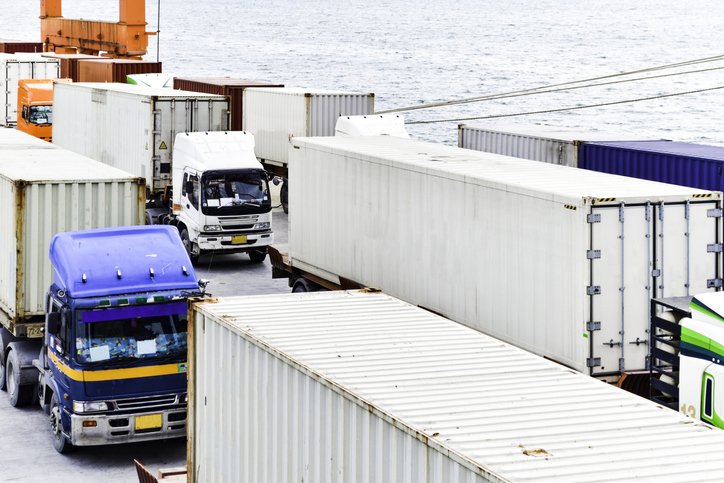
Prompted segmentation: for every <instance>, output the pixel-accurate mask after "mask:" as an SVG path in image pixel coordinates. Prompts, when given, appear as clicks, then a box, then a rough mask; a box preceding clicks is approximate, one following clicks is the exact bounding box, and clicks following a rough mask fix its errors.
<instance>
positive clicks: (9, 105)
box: [0, 53, 60, 126]
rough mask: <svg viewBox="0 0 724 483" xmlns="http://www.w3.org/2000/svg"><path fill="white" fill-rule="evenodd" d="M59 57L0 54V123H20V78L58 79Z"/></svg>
mask: <svg viewBox="0 0 724 483" xmlns="http://www.w3.org/2000/svg"><path fill="white" fill-rule="evenodd" d="M59 75H60V64H59V63H58V59H50V58H45V57H41V56H40V54H26V53H21V54H0V105H1V107H0V125H1V126H15V125H16V124H17V123H18V81H19V80H20V79H57V78H58V76H59Z"/></svg>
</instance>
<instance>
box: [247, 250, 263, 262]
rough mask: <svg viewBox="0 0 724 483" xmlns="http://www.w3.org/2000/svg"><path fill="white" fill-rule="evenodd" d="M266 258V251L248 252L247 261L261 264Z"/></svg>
mask: <svg viewBox="0 0 724 483" xmlns="http://www.w3.org/2000/svg"><path fill="white" fill-rule="evenodd" d="M265 258H266V250H249V260H251V262H252V263H261V262H263V261H264V259H265Z"/></svg>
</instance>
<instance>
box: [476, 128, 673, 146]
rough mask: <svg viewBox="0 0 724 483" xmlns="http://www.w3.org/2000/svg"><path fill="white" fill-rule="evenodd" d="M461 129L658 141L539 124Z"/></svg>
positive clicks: (579, 138)
mask: <svg viewBox="0 0 724 483" xmlns="http://www.w3.org/2000/svg"><path fill="white" fill-rule="evenodd" d="M462 127H463V128H464V129H471V130H474V131H489V132H496V133H502V134H513V135H519V136H525V137H532V138H541V139H555V140H558V141H566V142H574V141H582V142H588V141H645V140H660V139H658V138H652V137H642V136H634V135H631V134H625V133H611V132H603V131H591V130H587V129H575V128H568V127H556V126H545V125H541V124H484V125H478V126H468V125H462Z"/></svg>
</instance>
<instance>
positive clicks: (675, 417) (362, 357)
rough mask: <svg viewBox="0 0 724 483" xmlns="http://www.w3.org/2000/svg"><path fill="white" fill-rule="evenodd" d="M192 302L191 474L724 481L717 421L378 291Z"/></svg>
mask: <svg viewBox="0 0 724 483" xmlns="http://www.w3.org/2000/svg"><path fill="white" fill-rule="evenodd" d="M296 213H297V212H296V211H295V216H296ZM191 310H192V311H193V314H192V316H191V317H190V319H189V321H190V323H189V391H188V394H189V426H188V427H189V435H188V453H187V454H188V468H189V473H190V474H189V481H192V482H194V483H204V482H209V483H211V482H213V483H226V482H229V483H231V482H233V483H235V482H257V481H258V482H302V481H304V482H314V483H332V482H365V483H397V482H400V483H402V482H414V483H443V482H445V483H448V482H455V483H458V482H460V483H462V482H465V483H482V482H513V481H515V482H529V483H537V482H555V483H571V482H575V483H582V482H594V481H598V482H602V481H605V482H614V481H621V482H623V481H632V480H635V481H650V482H657V483H664V482H667V483H668V482H677V483H678V482H682V481H694V482H703V481H720V480H721V475H722V471H723V470H724V459H722V458H721V453H722V450H724V432H722V431H720V430H718V429H716V428H712V427H711V426H709V425H707V424H704V423H701V422H696V421H695V420H693V419H689V418H687V417H686V416H685V415H683V414H679V413H676V412H674V411H670V410H668V409H664V408H662V407H660V406H657V405H655V404H653V403H651V402H650V401H647V400H645V399H643V398H640V397H638V396H635V395H633V394H629V393H627V392H625V391H622V390H620V389H618V388H615V387H611V386H610V385H607V384H603V383H601V382H599V381H596V380H594V379H591V378H589V377H586V376H583V375H581V374H577V373H575V372H573V371H571V370H569V369H566V368H564V367H562V366H560V365H558V364H555V363H553V362H550V361H546V360H544V359H542V358H539V357H536V356H534V355H532V354H530V353H528V352H526V351H523V350H520V349H517V348H515V347H511V346H509V345H507V344H505V343H503V342H501V341H499V340H497V339H493V338H492V337H488V336H485V335H483V334H480V333H477V332H475V331H473V330H471V329H469V328H467V327H463V326H462V325H459V324H456V323H454V322H451V321H449V320H446V319H443V318H442V317H438V316H436V315H434V314H431V313H430V312H427V311H425V310H422V309H420V308H417V307H414V306H411V305H408V304H406V303H403V302H401V301H400V300H397V299H394V298H392V297H389V296H387V295H384V294H382V293H365V292H340V291H337V292H317V293H308V294H286V295H271V296H270V295H266V296H249V297H232V298H222V299H214V300H212V301H208V302H203V301H202V302H197V303H195V304H194V305H193V307H192V309H191ZM662 461H665V464H664V463H662Z"/></svg>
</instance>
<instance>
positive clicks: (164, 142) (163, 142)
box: [158, 141, 168, 149]
mask: <svg viewBox="0 0 724 483" xmlns="http://www.w3.org/2000/svg"><path fill="white" fill-rule="evenodd" d="M158 149H168V148H167V147H166V141H161V146H159V147H158Z"/></svg>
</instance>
